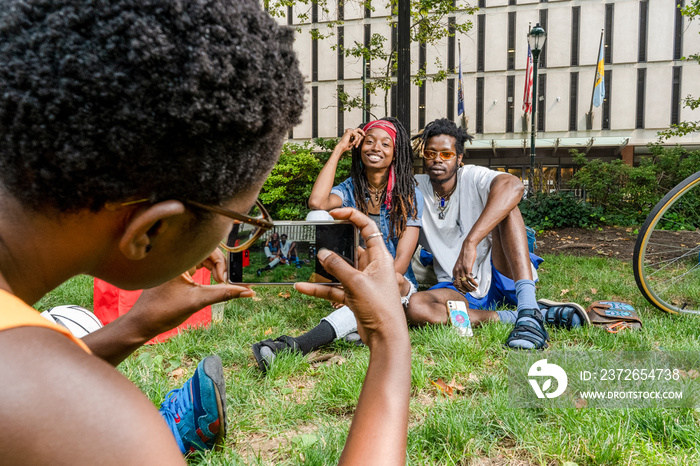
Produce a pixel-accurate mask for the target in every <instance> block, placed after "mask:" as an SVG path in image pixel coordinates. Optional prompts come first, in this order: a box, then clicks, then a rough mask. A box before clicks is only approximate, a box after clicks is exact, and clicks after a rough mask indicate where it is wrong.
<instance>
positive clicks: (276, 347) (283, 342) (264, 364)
mask: <svg viewBox="0 0 700 466" xmlns="http://www.w3.org/2000/svg"><path fill="white" fill-rule="evenodd" d="M263 348H267V349H268V350H269V351H270V354H262V353H261V351H262V350H263ZM285 350H289V351H300V350H301V349H300V348H299V344H298V343H297V341H296V340H295V339H294V338H292V337H290V336H288V335H282V336H281V337H279V338H275V339H274V340H263V341H259V342H257V343H255V344H254V345H253V356H255V361H256V362H257V363H258V367H259V368H260V370H261V371H263V373H265V372H267V370H268V369H269V368H270V366H271V365H272V361H274V360H275V355H276V354H277V353H279V352H280V351H285ZM266 352H267V351H266Z"/></svg>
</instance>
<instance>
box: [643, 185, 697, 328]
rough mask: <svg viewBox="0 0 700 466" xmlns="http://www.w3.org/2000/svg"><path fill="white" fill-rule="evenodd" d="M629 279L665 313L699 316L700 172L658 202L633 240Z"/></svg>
mask: <svg viewBox="0 0 700 466" xmlns="http://www.w3.org/2000/svg"><path fill="white" fill-rule="evenodd" d="M633 267H634V279H635V281H636V282H637V286H638V287H639V290H640V291H641V292H642V295H644V297H645V298H646V299H647V300H648V301H649V302H650V303H651V304H653V305H654V306H656V307H657V308H659V309H661V310H662V311H665V312H670V313H673V314H676V313H686V314H700V172H697V173H694V174H693V175H691V176H689V177H688V178H686V179H685V180H683V181H682V182H681V183H679V184H678V185H677V186H676V187H675V188H673V189H672V190H671V191H670V192H669V193H668V194H667V195H666V196H664V198H663V199H661V200H660V201H659V203H658V204H656V206H654V209H653V210H652V211H651V213H650V214H649V216H648V217H647V219H646V221H645V222H644V225H643V226H642V229H641V230H640V232H639V235H638V236H637V242H636V244H635V246H634V256H633Z"/></svg>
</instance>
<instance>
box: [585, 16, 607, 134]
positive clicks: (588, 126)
mask: <svg viewBox="0 0 700 466" xmlns="http://www.w3.org/2000/svg"><path fill="white" fill-rule="evenodd" d="M604 34H605V29H601V30H600V45H599V46H598V55H596V62H595V69H596V72H595V73H593V89H591V106H590V108H589V109H588V113H587V114H586V129H589V130H590V129H593V97H594V96H595V83H596V78H597V77H598V58H600V51H601V50H602V49H603V35H604ZM601 79H605V76H601Z"/></svg>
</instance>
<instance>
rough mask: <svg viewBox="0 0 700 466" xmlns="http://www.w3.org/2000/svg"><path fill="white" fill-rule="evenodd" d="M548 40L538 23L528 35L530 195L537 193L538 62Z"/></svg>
mask: <svg viewBox="0 0 700 466" xmlns="http://www.w3.org/2000/svg"><path fill="white" fill-rule="evenodd" d="M545 40H547V33H546V32H545V31H544V29H543V28H542V26H540V23H537V24H536V25H535V27H534V28H532V29H530V32H529V33H528V35H527V43H528V44H529V45H530V51H531V52H532V122H531V126H530V128H531V129H530V176H529V184H530V186H529V189H528V191H530V193H534V192H535V134H536V130H535V120H536V119H537V62H538V61H539V59H540V52H541V51H542V47H544V41H545Z"/></svg>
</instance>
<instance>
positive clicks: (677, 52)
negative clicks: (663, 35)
mask: <svg viewBox="0 0 700 466" xmlns="http://www.w3.org/2000/svg"><path fill="white" fill-rule="evenodd" d="M675 8H676V10H675V11H676V13H675V15H676V24H675V27H674V32H673V59H674V60H680V59H681V58H682V56H683V55H682V52H683V15H682V14H681V8H683V0H676V5H675Z"/></svg>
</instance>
